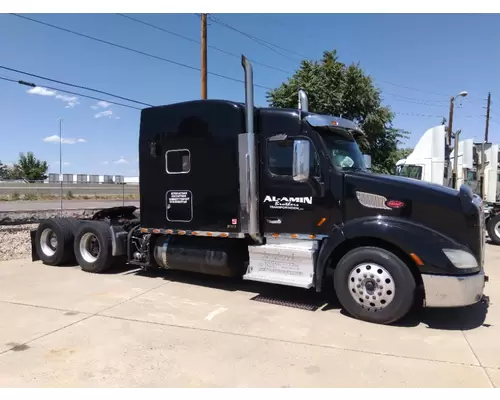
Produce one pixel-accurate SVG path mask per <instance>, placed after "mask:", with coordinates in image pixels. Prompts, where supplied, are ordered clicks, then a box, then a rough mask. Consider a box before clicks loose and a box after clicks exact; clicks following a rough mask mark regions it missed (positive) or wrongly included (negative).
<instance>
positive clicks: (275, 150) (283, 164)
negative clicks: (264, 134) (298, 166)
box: [267, 138, 321, 178]
mask: <svg viewBox="0 0 500 400" xmlns="http://www.w3.org/2000/svg"><path fill="white" fill-rule="evenodd" d="M301 139H303V138H301ZM293 142H294V139H286V140H279V141H268V142H267V167H268V171H269V173H270V174H271V175H272V176H275V177H279V178H288V177H289V178H291V177H292V173H293V172H292V168H293V167H292V164H293ZM309 160H310V171H311V176H314V177H318V178H320V177H321V169H320V163H319V155H318V153H317V152H316V149H315V148H314V145H312V143H311V155H310V158H309Z"/></svg>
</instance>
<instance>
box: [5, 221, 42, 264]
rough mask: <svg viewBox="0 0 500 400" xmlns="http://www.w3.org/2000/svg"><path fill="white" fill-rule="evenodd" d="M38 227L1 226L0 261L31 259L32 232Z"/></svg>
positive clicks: (34, 225) (28, 225)
mask: <svg viewBox="0 0 500 400" xmlns="http://www.w3.org/2000/svg"><path fill="white" fill-rule="evenodd" d="M37 226H38V224H27V225H12V226H8V225H0V261H6V260H18V259H21V258H31V241H30V230H31V229H36V228H37Z"/></svg>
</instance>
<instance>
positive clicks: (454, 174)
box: [448, 91, 468, 189]
mask: <svg viewBox="0 0 500 400" xmlns="http://www.w3.org/2000/svg"><path fill="white" fill-rule="evenodd" d="M467 94H468V93H467V92H466V91H462V92H460V93H459V94H457V95H456V96H453V97H451V98H450V118H449V121H448V146H449V147H451V136H452V134H453V109H454V108H455V100H456V99H457V98H458V97H466V96H467ZM458 136H459V133H458V132H457V133H456V135H455V146H454V150H453V151H454V158H453V172H452V175H451V187H452V188H453V189H456V188H457V187H456V186H457V172H458V171H457V168H458Z"/></svg>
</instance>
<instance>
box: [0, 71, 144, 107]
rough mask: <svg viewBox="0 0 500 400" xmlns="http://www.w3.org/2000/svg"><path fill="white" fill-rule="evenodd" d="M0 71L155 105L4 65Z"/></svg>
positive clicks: (137, 102) (132, 101)
mask: <svg viewBox="0 0 500 400" xmlns="http://www.w3.org/2000/svg"><path fill="white" fill-rule="evenodd" d="M0 69H5V70H7V71H11V72H17V73H19V74H23V75H28V76H31V77H33V78H38V79H43V80H44V81H49V82H54V83H59V84H61V85H65V86H71V87H75V88H78V89H84V90H88V91H91V92H96V93H100V94H105V95H106V96H111V97H115V98H117V99H121V100H126V101H130V102H131V103H136V104H141V105H143V106H148V107H153V105H152V104H148V103H143V102H142V101H137V100H132V99H129V98H128V97H122V96H118V95H116V94H112V93H108V92H104V91H102V90H98V89H92V88H90V87H87V86H80V85H75V84H73V83H68V82H63V81H59V80H57V79H52V78H47V77H45V76H41V75H36V74H33V73H30V72H26V71H20V70H18V69H14V68H9V67H6V66H4V65H0Z"/></svg>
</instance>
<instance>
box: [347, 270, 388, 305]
mask: <svg viewBox="0 0 500 400" xmlns="http://www.w3.org/2000/svg"><path fill="white" fill-rule="evenodd" d="M348 284H349V293H350V294H351V296H352V298H353V299H354V300H355V301H356V303H357V304H358V305H360V306H361V307H362V308H364V309H367V310H368V311H373V312H377V311H380V310H383V309H384V308H386V307H387V306H388V305H389V304H391V302H392V301H393V300H394V295H395V294H396V285H395V283H394V279H393V277H392V275H391V274H390V273H389V271H387V270H386V269H385V268H384V267H382V266H381V265H378V264H374V263H363V264H359V265H357V266H356V267H354V268H353V269H352V270H351V273H350V274H349V278H348Z"/></svg>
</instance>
